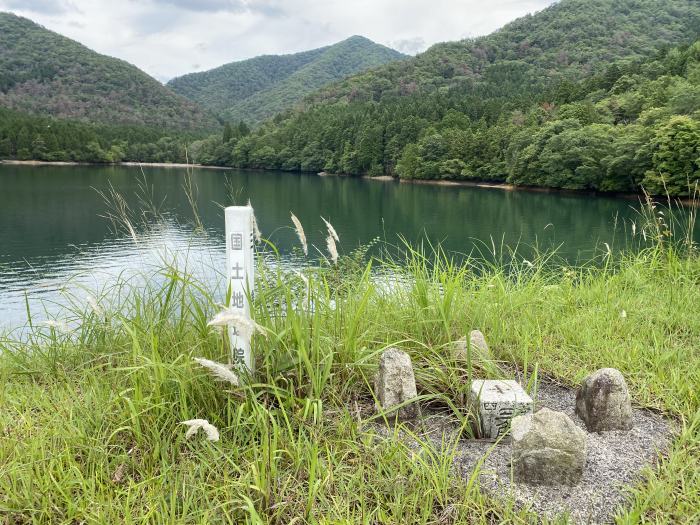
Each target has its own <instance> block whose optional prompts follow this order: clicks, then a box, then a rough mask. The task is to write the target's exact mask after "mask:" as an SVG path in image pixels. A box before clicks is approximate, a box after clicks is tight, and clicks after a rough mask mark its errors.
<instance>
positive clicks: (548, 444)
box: [511, 408, 586, 485]
mask: <svg viewBox="0 0 700 525" xmlns="http://www.w3.org/2000/svg"><path fill="white" fill-rule="evenodd" d="M511 437H512V438H513V457H512V466H513V476H514V479H515V481H517V482H518V483H529V484H532V485H576V484H577V483H578V482H579V481H581V477H582V476H583V468H584V466H585V464H586V433H585V432H584V431H583V430H581V429H580V428H579V427H577V426H576V424H575V423H574V422H573V421H572V420H571V418H569V416H567V415H566V414H564V413H563V412H556V411H554V410H550V409H548V408H543V409H541V410H538V411H537V412H536V413H534V414H527V415H524V416H518V417H516V418H514V419H513V423H512V430H511Z"/></svg>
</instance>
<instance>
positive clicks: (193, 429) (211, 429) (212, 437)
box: [180, 419, 219, 441]
mask: <svg viewBox="0 0 700 525" xmlns="http://www.w3.org/2000/svg"><path fill="white" fill-rule="evenodd" d="M180 424H181V425H187V426H188V427H189V428H188V429H187V433H186V434H185V438H187V439H189V438H191V437H192V436H194V435H195V434H196V433H197V432H198V431H199V429H200V428H201V429H202V430H204V433H205V434H206V435H207V439H208V440H209V441H219V429H218V428H216V427H215V426H214V425H212V424H211V423H209V421H207V420H206V419H189V420H187V421H183V422H181V423H180Z"/></svg>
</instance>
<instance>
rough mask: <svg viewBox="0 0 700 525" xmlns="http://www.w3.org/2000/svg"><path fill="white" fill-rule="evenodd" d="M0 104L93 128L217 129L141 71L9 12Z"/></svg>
mask: <svg viewBox="0 0 700 525" xmlns="http://www.w3.org/2000/svg"><path fill="white" fill-rule="evenodd" d="M0 106H4V107H7V108H11V109H15V110H19V111H23V112H28V113H35V114H43V115H53V116H54V117H60V118H71V119H77V120H81V121H84V122H92V123H110V124H120V125H121V124H128V125H144V126H149V127H158V128H170V129H178V130H205V129H211V130H213V129H216V128H218V127H219V124H218V122H217V121H216V119H215V118H214V117H213V116H211V115H209V114H207V113H206V112H205V111H203V110H202V109H200V108H199V107H198V106H197V105H196V104H194V103H192V102H191V101H189V100H187V99H185V98H184V97H181V96H180V95H177V94H175V93H173V92H172V91H171V90H170V89H168V88H166V87H165V86H163V85H162V84H161V83H160V82H158V81H157V80H155V79H154V78H151V77H150V76H148V75H147V74H146V73H144V72H143V71H141V70H140V69H138V68H137V67H135V66H132V65H131V64H128V63H127V62H124V61H122V60H118V59H116V58H111V57H107V56H104V55H100V54H98V53H95V52H94V51H91V50H90V49H88V48H86V47H85V46H83V45H81V44H79V43H78V42H75V41H73V40H71V39H69V38H66V37H63V36H61V35H59V34H57V33H54V32H52V31H49V30H47V29H45V28H43V27H42V26H40V25H37V24H35V23H34V22H32V21H31V20H28V19H26V18H22V17H19V16H16V15H13V14H11V13H0Z"/></svg>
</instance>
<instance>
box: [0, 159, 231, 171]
mask: <svg viewBox="0 0 700 525" xmlns="http://www.w3.org/2000/svg"><path fill="white" fill-rule="evenodd" d="M0 164H7V165H10V166H130V167H134V166H136V167H138V166H145V167H147V168H197V169H200V168H201V169H210V170H231V169H233V168H230V167H227V166H206V165H204V164H184V163H178V162H109V163H104V164H99V163H97V162H74V161H50V160H0Z"/></svg>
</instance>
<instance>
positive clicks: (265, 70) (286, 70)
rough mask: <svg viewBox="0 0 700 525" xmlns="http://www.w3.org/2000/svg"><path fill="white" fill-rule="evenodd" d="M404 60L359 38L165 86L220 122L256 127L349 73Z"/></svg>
mask: <svg viewBox="0 0 700 525" xmlns="http://www.w3.org/2000/svg"><path fill="white" fill-rule="evenodd" d="M404 58H407V57H406V56H405V55H402V54H401V53H399V52H398V51H394V50H393V49H389V48H388V47H384V46H382V45H379V44H375V43H374V42H372V41H371V40H368V39H367V38H364V37H361V36H354V37H351V38H348V39H347V40H343V41H342V42H339V43H337V44H334V45H332V46H327V47H323V48H319V49H314V50H311V51H306V52H303V53H296V54H293V55H282V56H260V57H257V58H252V59H249V60H243V61H241V62H232V63H230V64H226V65H223V66H221V67H218V68H216V69H212V70H210V71H205V72H202V73H191V74H189V75H185V76H182V77H178V78H175V79H173V80H171V81H170V82H168V86H169V87H170V88H171V89H172V90H173V91H175V92H176V93H179V94H181V95H183V96H185V97H187V98H189V99H191V100H193V101H195V102H197V103H199V104H201V105H202V106H203V107H206V108H208V109H211V110H212V111H215V112H216V113H217V114H219V115H221V116H222V118H223V119H225V120H235V121H246V122H249V123H256V122H259V121H261V120H264V119H266V118H268V117H271V116H273V115H275V114H277V113H280V112H283V111H285V110H287V109H290V108H292V107H293V106H294V105H295V104H296V103H297V102H299V101H300V100H302V99H303V98H304V97H305V96H306V95H309V94H310V93H312V92H314V91H316V90H318V89H319V88H321V87H323V86H326V85H328V84H331V83H333V82H335V81H338V80H341V79H343V78H345V77H347V76H349V75H352V74H354V73H358V72H360V71H364V70H367V69H370V68H373V67H377V66H381V65H383V64H386V63H389V62H394V61H400V60H402V59H404Z"/></svg>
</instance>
